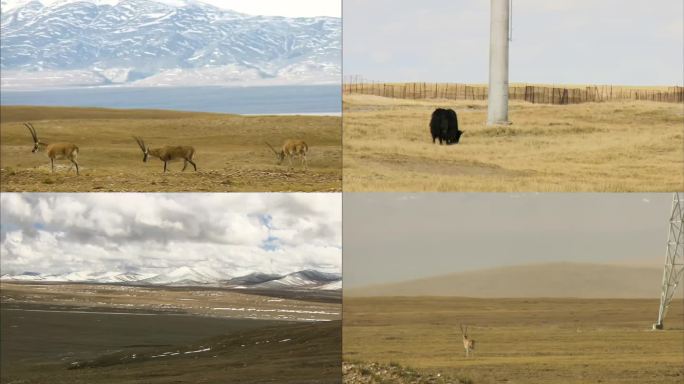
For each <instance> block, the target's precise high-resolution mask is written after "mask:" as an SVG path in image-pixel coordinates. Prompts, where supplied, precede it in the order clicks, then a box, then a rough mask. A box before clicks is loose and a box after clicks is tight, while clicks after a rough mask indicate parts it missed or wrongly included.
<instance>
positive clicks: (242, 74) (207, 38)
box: [0, 0, 341, 88]
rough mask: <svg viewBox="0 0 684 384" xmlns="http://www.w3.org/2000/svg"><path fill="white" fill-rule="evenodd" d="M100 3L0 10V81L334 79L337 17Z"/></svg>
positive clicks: (134, 0) (140, 1)
mask: <svg viewBox="0 0 684 384" xmlns="http://www.w3.org/2000/svg"><path fill="white" fill-rule="evenodd" d="M104 3H106V4H104ZM104 3H103V2H92V1H90V2H86V1H79V2H73V1H67V2H58V3H55V4H52V5H43V4H41V3H40V2H37V1H31V2H27V3H25V4H22V5H18V6H17V7H16V8H12V7H10V10H8V11H3V12H2V18H1V19H2V26H1V29H2V46H1V47H0V49H1V52H2V55H1V56H2V57H1V59H0V68H2V70H3V76H2V85H3V87H9V88H31V87H36V86H38V84H40V85H41V86H43V87H50V86H101V85H128V86H190V85H285V84H324V83H335V82H339V77H340V75H341V20H340V19H339V18H334V17H328V16H317V17H298V18H288V17H282V16H259V15H256V16H253V15H247V14H243V13H239V12H235V11H232V10H227V9H220V8H217V7H215V6H213V5H210V4H206V3H202V2H199V1H183V2H182V4H181V5H177V6H174V5H169V4H168V3H167V2H160V1H159V0H121V1H118V2H104ZM110 3H113V4H114V5H111V4H110ZM4 4H7V3H6V0H5V2H4Z"/></svg>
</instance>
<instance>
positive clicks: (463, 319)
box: [343, 296, 684, 384]
mask: <svg viewBox="0 0 684 384" xmlns="http://www.w3.org/2000/svg"><path fill="white" fill-rule="evenodd" d="M683 304H684V303H682V301H681V300H677V301H675V302H673V303H672V307H671V308H670V312H669V314H668V318H667V320H666V328H667V330H665V331H652V330H651V329H650V327H651V324H652V323H653V322H654V320H655V318H656V317H657V311H658V300H652V299H543V298H538V299H537V298H528V299H476V298H458V297H427V296H424V297H382V298H373V297H348V296H345V298H344V315H343V357H344V360H345V362H350V363H353V364H354V365H356V366H360V367H364V366H367V365H368V364H369V363H375V362H377V363H380V364H382V365H384V366H400V367H410V368H405V369H406V370H407V371H409V372H417V373H418V374H420V375H422V376H423V377H425V376H427V375H432V376H433V377H440V376H442V377H444V376H446V377H451V378H455V379H457V380H459V381H461V382H471V383H476V384H480V383H506V382H508V383H589V382H591V383H598V382H602V383H654V384H655V383H661V384H665V383H680V382H681V381H682V379H683V378H684V366H682V361H683V360H684V305H683ZM460 323H463V324H468V325H469V327H468V333H469V336H470V337H471V338H472V339H474V340H476V354H475V356H474V357H470V358H466V357H465V354H464V349H463V344H462V342H461V332H460V330H459V324H460ZM349 371H351V372H353V373H354V375H353V376H350V375H348V376H346V377H345V382H347V383H360V382H373V381H367V380H366V381H364V380H362V379H363V372H362V374H359V373H358V370H349V369H348V370H347V372H349ZM385 371H386V370H385ZM365 372H366V373H368V375H372V374H373V371H372V370H370V369H365ZM438 375H439V376H438ZM410 376H415V374H414V373H411V374H410V375H409V376H408V377H407V380H406V381H405V382H412V381H410ZM352 378H356V379H354V380H353V379H352ZM416 382H419V381H416ZM435 382H438V381H435Z"/></svg>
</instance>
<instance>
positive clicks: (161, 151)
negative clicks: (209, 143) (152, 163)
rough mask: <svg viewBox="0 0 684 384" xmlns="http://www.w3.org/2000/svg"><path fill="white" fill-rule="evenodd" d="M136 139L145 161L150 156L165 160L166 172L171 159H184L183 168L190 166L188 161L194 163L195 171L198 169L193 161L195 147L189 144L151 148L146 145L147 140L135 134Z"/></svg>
mask: <svg viewBox="0 0 684 384" xmlns="http://www.w3.org/2000/svg"><path fill="white" fill-rule="evenodd" d="M133 138H134V139H135V141H136V142H137V143H138V145H139V146H140V149H142V151H143V162H145V163H147V159H148V157H149V156H150V155H151V156H154V157H157V158H159V160H161V161H163V162H164V172H166V167H167V163H168V162H169V161H171V160H177V159H183V170H184V171H185V168H186V167H187V166H188V163H190V164H192V166H193V168H195V171H197V165H195V162H194V161H192V157H193V156H194V155H195V148H193V147H191V146H189V145H177V146H173V145H165V146H163V147H160V148H150V147H148V146H146V145H145V141H143V139H142V138H140V137H137V136H133Z"/></svg>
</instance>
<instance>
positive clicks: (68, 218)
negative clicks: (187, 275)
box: [0, 193, 342, 276]
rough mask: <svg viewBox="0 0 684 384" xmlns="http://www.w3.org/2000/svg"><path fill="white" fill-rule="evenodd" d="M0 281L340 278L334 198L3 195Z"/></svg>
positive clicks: (338, 205)
mask: <svg viewBox="0 0 684 384" xmlns="http://www.w3.org/2000/svg"><path fill="white" fill-rule="evenodd" d="M2 207H3V209H2V225H1V227H0V234H1V235H2V241H1V242H0V252H2V262H1V264H0V267H2V270H3V272H14V273H17V272H24V271H33V272H42V273H64V272H70V271H82V270H90V271H126V270H134V271H142V272H154V273H160V272H163V270H166V269H171V268H177V267H180V266H185V265H187V266H204V267H207V268H211V269H213V270H216V271H219V272H221V273H223V274H224V275H227V276H236V275H238V274H242V273H248V272H252V271H264V272H274V273H288V272H292V271H294V270H297V269H302V268H315V269H321V270H325V271H330V272H339V271H340V268H341V241H342V239H341V231H342V228H341V226H342V224H341V197H340V195H339V194H315V193H312V194H308V193H307V194H17V193H3V194H2Z"/></svg>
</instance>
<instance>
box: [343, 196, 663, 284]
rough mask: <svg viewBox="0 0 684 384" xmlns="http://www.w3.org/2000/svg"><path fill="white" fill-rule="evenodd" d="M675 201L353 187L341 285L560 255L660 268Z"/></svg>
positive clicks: (346, 217) (346, 221) (565, 258)
mask: <svg viewBox="0 0 684 384" xmlns="http://www.w3.org/2000/svg"><path fill="white" fill-rule="evenodd" d="M671 207H672V194H669V193H665V194H636V193H635V194H613V193H544V194H507V193H421V194H403V193H350V194H346V195H345V197H344V271H343V274H344V284H345V288H346V287H349V288H353V287H357V286H363V285H368V284H376V283H386V282H394V281H403V280H410V279H415V278H421V277H431V276H438V275H444V274H448V273H452V272H462V271H467V270H475V269H482V268H492V267H498V266H509V265H520V264H531V263H547V262H560V261H569V262H590V263H609V264H623V265H642V266H645V265H648V266H652V267H660V266H662V265H663V263H664V262H665V245H666V242H667V233H668V225H669V217H670V216H669V215H670V210H671Z"/></svg>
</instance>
